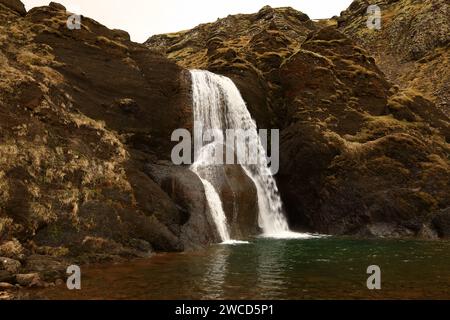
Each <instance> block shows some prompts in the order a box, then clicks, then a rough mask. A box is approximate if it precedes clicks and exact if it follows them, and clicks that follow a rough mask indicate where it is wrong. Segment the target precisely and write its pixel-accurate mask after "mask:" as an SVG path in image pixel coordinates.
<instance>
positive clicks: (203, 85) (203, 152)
mask: <svg viewBox="0 0 450 320" xmlns="http://www.w3.org/2000/svg"><path fill="white" fill-rule="evenodd" d="M191 75H192V90H193V105H194V121H195V123H196V124H198V123H199V124H201V126H202V129H201V130H200V131H201V132H202V131H203V130H205V131H206V130H215V131H216V132H219V133H220V132H221V134H222V135H223V136H222V139H221V142H217V141H216V142H210V143H204V142H203V137H201V136H200V137H198V136H197V134H196V137H195V138H196V139H199V141H198V140H197V143H200V148H199V149H200V150H197V157H196V161H195V163H194V165H193V166H192V168H191V169H192V171H194V172H195V173H196V174H197V175H199V176H200V178H201V179H202V180H203V183H204V185H205V189H208V190H207V191H206V192H207V198H208V202H209V206H210V208H211V211H212V215H213V218H214V221H215V222H216V225H217V229H218V232H219V234H220V235H221V237H222V240H223V241H227V239H229V238H230V237H229V232H228V226H227V221H226V216H225V213H224V212H223V207H222V203H221V200H220V197H219V195H218V194H217V192H216V191H215V189H214V186H213V184H212V181H214V166H217V164H215V158H214V156H213V155H212V152H211V150H210V149H211V147H212V146H214V143H223V142H224V141H226V137H225V135H226V134H225V132H226V130H227V129H235V130H237V129H241V130H245V131H246V132H250V137H249V139H248V140H247V141H246V142H244V143H247V144H249V143H256V151H257V155H250V156H253V157H254V156H256V157H257V162H256V163H257V164H248V163H247V162H246V163H239V164H240V165H241V166H242V168H243V169H244V171H245V172H246V173H247V175H248V176H249V177H250V178H251V179H252V180H253V182H254V183H255V185H256V188H257V192H258V206H259V226H260V227H261V228H262V230H263V232H264V236H269V237H277V238H289V237H300V234H296V233H293V232H290V231H289V227H288V223H287V221H286V218H285V216H284V213H283V209H282V202H281V199H280V196H279V193H278V188H277V185H276V182H275V179H274V178H273V176H272V173H271V172H270V169H269V167H268V162H267V158H266V151H265V149H264V147H263V145H262V143H261V140H260V138H259V135H258V131H257V126H256V123H255V122H254V121H253V119H252V117H251V115H250V113H249V111H248V109H247V106H246V104H245V102H244V100H243V98H242V96H241V94H240V92H239V90H238V88H237V87H236V85H235V84H234V83H233V81H232V80H231V79H229V78H227V77H224V76H219V75H216V74H214V73H211V72H208V71H201V70H192V71H191ZM196 129H197V128H195V131H196V132H197V130H196ZM252 147H253V148H255V146H252ZM248 150H250V148H249V149H248ZM253 150H255V149H253ZM249 163H254V162H249ZM303 236H304V235H303Z"/></svg>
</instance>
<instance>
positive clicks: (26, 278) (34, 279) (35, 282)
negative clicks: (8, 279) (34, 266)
mask: <svg viewBox="0 0 450 320" xmlns="http://www.w3.org/2000/svg"><path fill="white" fill-rule="evenodd" d="M16 282H17V283H18V284H19V285H21V286H23V287H43V286H44V285H43V282H42V280H41V277H40V275H39V273H27V274H17V275H16Z"/></svg>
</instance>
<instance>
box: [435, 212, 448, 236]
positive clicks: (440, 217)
mask: <svg viewBox="0 0 450 320" xmlns="http://www.w3.org/2000/svg"><path fill="white" fill-rule="evenodd" d="M433 225H434V227H435V228H436V230H437V232H438V233H439V236H441V237H443V238H450V208H448V209H445V210H442V211H441V212H439V213H438V214H437V215H436V216H435V217H434V218H433Z"/></svg>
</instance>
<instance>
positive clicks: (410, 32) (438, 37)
mask: <svg viewBox="0 0 450 320" xmlns="http://www.w3.org/2000/svg"><path fill="white" fill-rule="evenodd" d="M369 5H378V6H379V8H380V10H381V29H380V30H370V29H369V28H368V27H367V24H366V22H367V19H368V15H367V14H366V11H367V8H368V6H369ZM449 10H450V4H449V3H448V1H446V0H425V1H415V0H396V1H386V0H377V1H366V0H355V1H353V3H352V4H351V5H350V7H349V8H348V9H347V10H345V11H343V12H342V13H341V16H340V17H339V18H338V28H339V30H340V31H342V32H343V33H345V34H346V35H347V36H349V37H350V38H351V39H352V40H354V41H356V42H357V43H358V44H359V45H360V46H361V47H363V48H364V49H366V50H367V51H368V52H370V54H371V55H373V56H374V58H375V59H376V61H377V63H378V65H379V66H380V68H381V69H382V70H383V72H384V73H385V74H386V76H387V78H388V79H389V80H391V81H393V82H395V83H397V84H399V85H400V86H401V87H402V89H414V90H416V91H419V92H420V93H421V94H423V95H425V96H426V97H428V98H430V99H431V100H433V101H434V102H435V103H436V104H437V106H438V107H439V109H440V110H441V111H443V112H444V113H446V114H447V115H449V114H450V90H449V88H448V83H449V80H450V71H449V70H450V69H449V68H448V65H449V61H450V47H449V43H450V18H449V14H448V13H449Z"/></svg>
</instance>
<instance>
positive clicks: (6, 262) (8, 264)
mask: <svg viewBox="0 0 450 320" xmlns="http://www.w3.org/2000/svg"><path fill="white" fill-rule="evenodd" d="M20 267H21V263H20V262H19V261H17V260H14V259H9V258H5V257H0V270H6V271H9V272H10V273H17V272H19V269H20Z"/></svg>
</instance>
